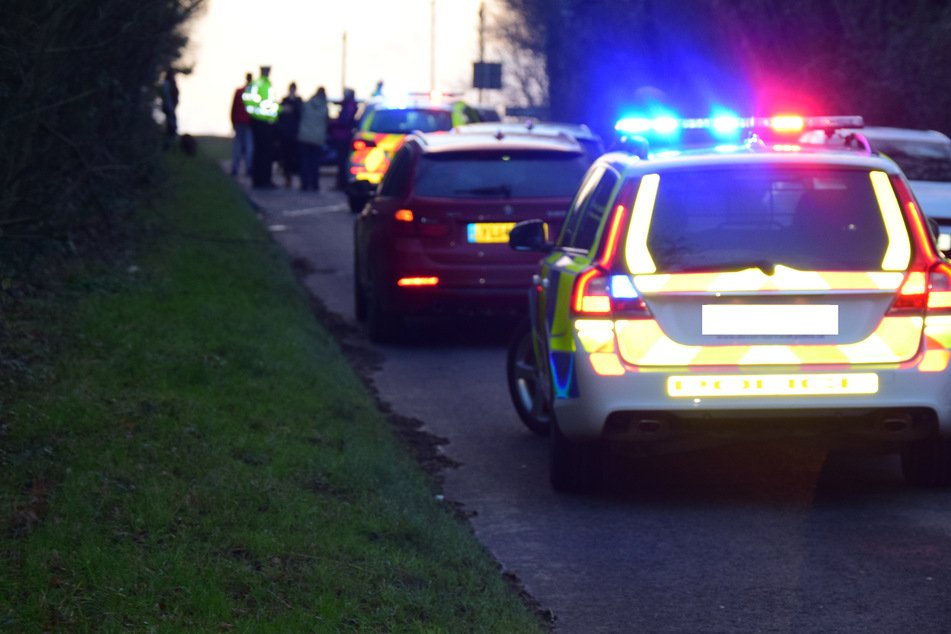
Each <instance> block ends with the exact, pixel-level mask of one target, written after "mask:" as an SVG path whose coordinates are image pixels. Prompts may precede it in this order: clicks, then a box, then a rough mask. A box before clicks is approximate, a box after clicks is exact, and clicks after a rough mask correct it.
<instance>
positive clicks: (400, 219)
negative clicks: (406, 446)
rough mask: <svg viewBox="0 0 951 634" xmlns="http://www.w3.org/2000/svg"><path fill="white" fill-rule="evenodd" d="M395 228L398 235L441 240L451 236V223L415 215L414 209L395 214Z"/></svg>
mask: <svg viewBox="0 0 951 634" xmlns="http://www.w3.org/2000/svg"><path fill="white" fill-rule="evenodd" d="M393 221H394V222H393V228H394V231H395V232H396V234H397V235H401V236H419V237H425V238H441V237H443V236H448V235H449V223H448V222H446V221H444V220H438V219H434V218H428V217H426V216H420V215H417V214H415V213H413V210H412V209H400V210H398V211H397V212H396V213H395V214H393Z"/></svg>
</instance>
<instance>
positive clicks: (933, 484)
mask: <svg viewBox="0 0 951 634" xmlns="http://www.w3.org/2000/svg"><path fill="white" fill-rule="evenodd" d="M901 470H902V475H904V476H905V482H907V483H908V484H910V485H912V486H916V487H924V488H930V489H938V488H941V489H946V488H949V487H951V438H946V437H943V436H935V437H932V438H928V439H925V440H920V441H917V442H914V443H912V444H911V445H909V446H908V447H906V448H905V449H904V450H903V451H902V453H901Z"/></svg>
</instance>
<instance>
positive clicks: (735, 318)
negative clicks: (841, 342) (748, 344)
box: [701, 304, 839, 335]
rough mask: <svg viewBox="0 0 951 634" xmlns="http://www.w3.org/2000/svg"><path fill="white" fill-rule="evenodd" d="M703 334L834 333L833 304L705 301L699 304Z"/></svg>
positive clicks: (835, 312)
mask: <svg viewBox="0 0 951 634" xmlns="http://www.w3.org/2000/svg"><path fill="white" fill-rule="evenodd" d="M701 311H702V312H701V318H702V320H703V321H702V325H701V332H702V333H703V334H705V335H837V334H839V307H838V306H837V305H835V304H829V305H826V304H775V305H774V304H765V305H764V304H709V305H704V306H702V307H701Z"/></svg>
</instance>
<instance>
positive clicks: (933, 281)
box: [889, 262, 951, 315]
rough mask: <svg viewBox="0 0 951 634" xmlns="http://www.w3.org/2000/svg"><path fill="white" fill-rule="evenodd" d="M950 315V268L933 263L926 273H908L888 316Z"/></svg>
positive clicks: (944, 264) (944, 263)
mask: <svg viewBox="0 0 951 634" xmlns="http://www.w3.org/2000/svg"><path fill="white" fill-rule="evenodd" d="M925 312H928V313H938V312H941V313H948V314H951V266H948V264H947V263H946V262H937V263H935V264H934V265H933V266H932V267H931V268H930V270H928V271H909V272H908V274H907V275H906V276H905V281H904V282H903V283H902V285H901V288H900V289H899V291H898V296H897V297H896V298H895V301H894V303H893V304H892V307H891V310H890V311H889V314H891V315H904V314H909V313H912V314H924V313H925Z"/></svg>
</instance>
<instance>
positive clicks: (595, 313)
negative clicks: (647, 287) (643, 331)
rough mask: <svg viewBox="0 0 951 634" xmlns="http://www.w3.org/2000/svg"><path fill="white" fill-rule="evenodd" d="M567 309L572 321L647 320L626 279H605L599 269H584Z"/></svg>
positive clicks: (641, 303) (631, 285)
mask: <svg viewBox="0 0 951 634" xmlns="http://www.w3.org/2000/svg"><path fill="white" fill-rule="evenodd" d="M571 309H572V313H573V314H574V316H576V317H619V316H624V317H625V318H628V319H638V318H641V319H644V318H649V317H650V316H651V313H650V310H649V309H648V308H647V304H645V303H644V299H643V298H642V297H641V296H640V294H639V293H638V292H637V289H636V288H634V284H633V282H631V278H630V276H628V275H609V274H608V273H606V272H604V271H603V270H602V269H600V268H592V269H588V270H587V271H585V272H584V273H582V274H581V275H579V276H578V279H577V280H576V281H575V287H574V292H573V294H572V297H571Z"/></svg>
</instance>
